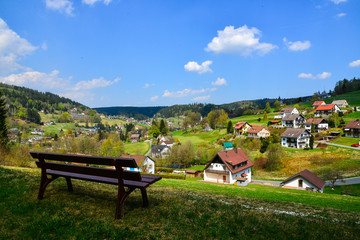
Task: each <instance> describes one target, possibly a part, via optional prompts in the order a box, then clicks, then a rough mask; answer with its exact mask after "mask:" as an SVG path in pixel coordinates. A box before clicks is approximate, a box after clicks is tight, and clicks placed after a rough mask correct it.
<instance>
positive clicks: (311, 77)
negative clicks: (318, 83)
mask: <svg viewBox="0 0 360 240" xmlns="http://www.w3.org/2000/svg"><path fill="white" fill-rule="evenodd" d="M298 77H299V78H310V79H315V77H314V76H313V75H312V74H311V73H300V74H299V75H298Z"/></svg>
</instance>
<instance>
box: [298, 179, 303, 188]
mask: <svg viewBox="0 0 360 240" xmlns="http://www.w3.org/2000/svg"><path fill="white" fill-rule="evenodd" d="M302 187H303V180H302V179H299V188H302Z"/></svg>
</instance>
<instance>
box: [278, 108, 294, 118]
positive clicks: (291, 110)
mask: <svg viewBox="0 0 360 240" xmlns="http://www.w3.org/2000/svg"><path fill="white" fill-rule="evenodd" d="M291 114H299V110H297V108H294V107H286V108H283V109H281V110H280V113H279V115H276V116H275V117H274V118H275V119H282V118H283V117H285V116H286V115H291Z"/></svg>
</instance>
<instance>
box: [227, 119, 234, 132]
mask: <svg viewBox="0 0 360 240" xmlns="http://www.w3.org/2000/svg"><path fill="white" fill-rule="evenodd" d="M226 131H227V133H232V132H233V126H232V122H231V120H229V121H228V124H227V128H226Z"/></svg>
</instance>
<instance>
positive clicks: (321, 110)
mask: <svg viewBox="0 0 360 240" xmlns="http://www.w3.org/2000/svg"><path fill="white" fill-rule="evenodd" d="M340 111H341V110H340V108H339V107H338V105H336V104H324V105H320V106H318V107H317V108H316V112H315V114H314V117H321V116H329V115H331V114H332V113H334V112H335V113H338V112H340Z"/></svg>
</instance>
